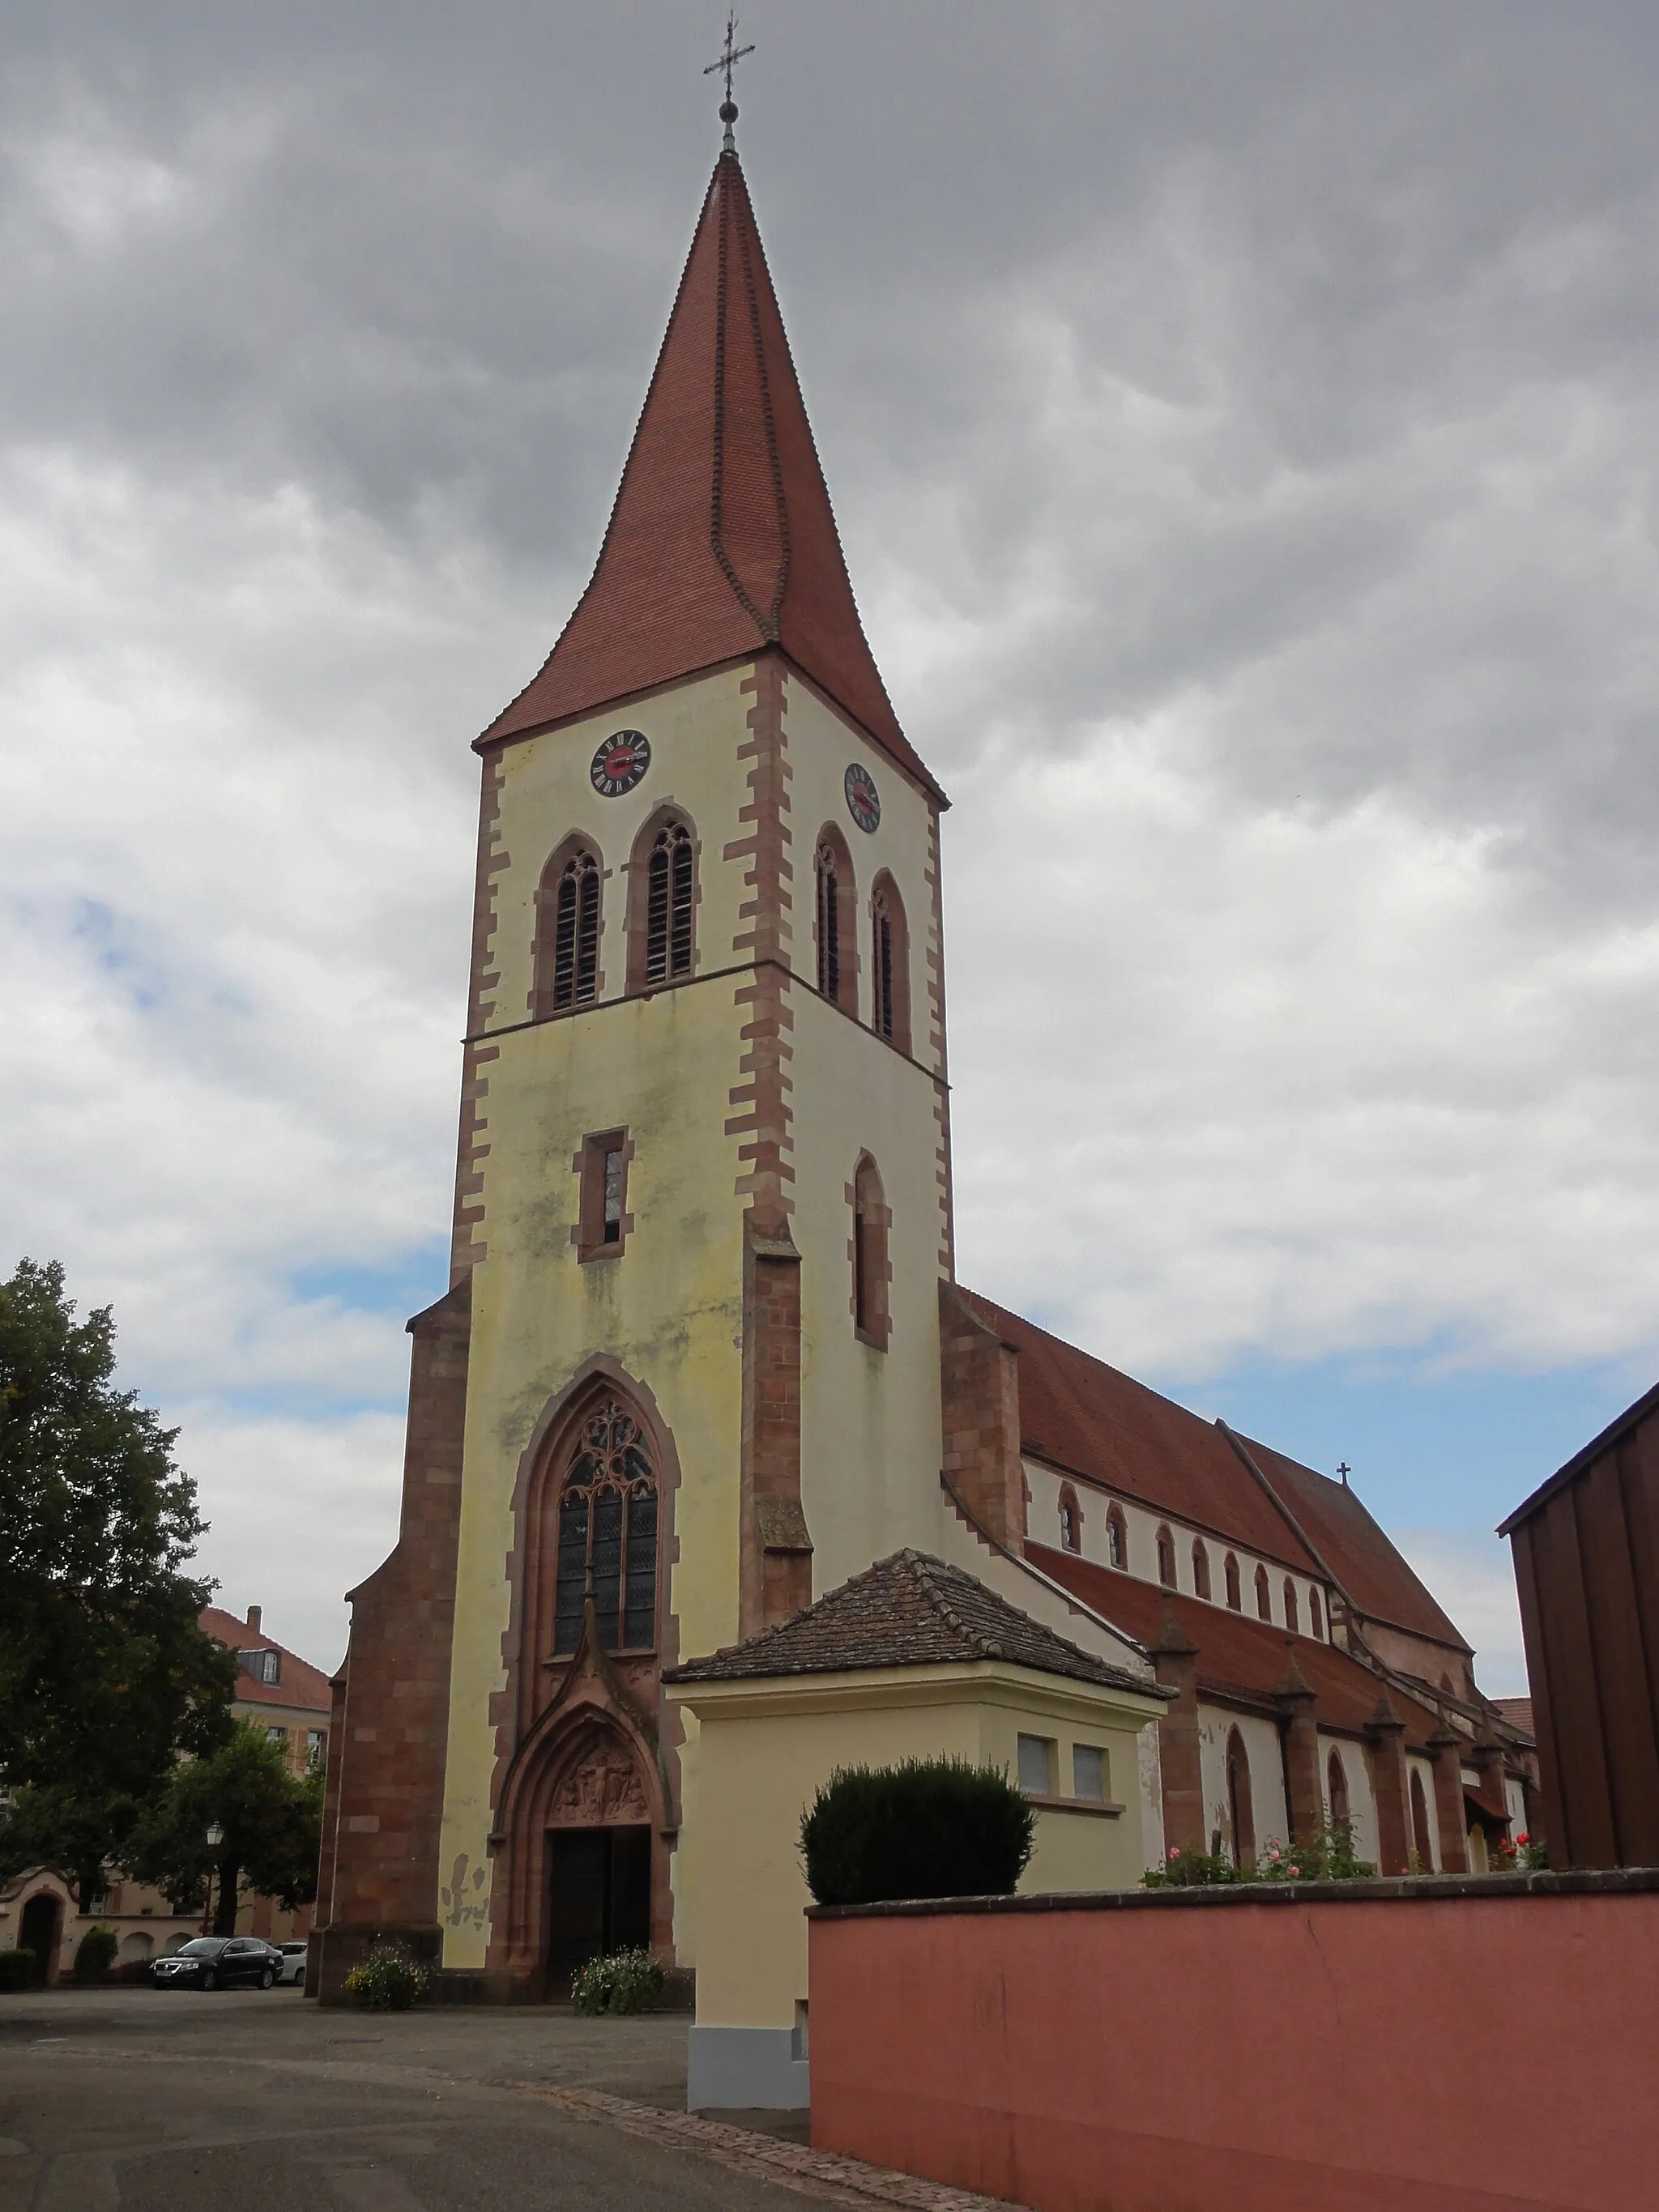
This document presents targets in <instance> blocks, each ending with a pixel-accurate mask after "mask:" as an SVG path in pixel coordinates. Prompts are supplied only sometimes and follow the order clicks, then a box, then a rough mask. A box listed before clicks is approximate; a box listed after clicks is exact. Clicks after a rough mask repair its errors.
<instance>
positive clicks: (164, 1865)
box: [124, 1721, 323, 1936]
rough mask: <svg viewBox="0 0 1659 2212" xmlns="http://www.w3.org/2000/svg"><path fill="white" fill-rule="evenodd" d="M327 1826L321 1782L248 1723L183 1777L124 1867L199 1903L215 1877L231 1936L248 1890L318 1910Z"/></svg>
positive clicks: (172, 1784) (217, 1929)
mask: <svg viewBox="0 0 1659 2212" xmlns="http://www.w3.org/2000/svg"><path fill="white" fill-rule="evenodd" d="M322 1823H323V1778H322V1776H321V1775H320V1774H318V1773H315V1772H313V1773H310V1774H307V1775H306V1776H304V1777H303V1778H301V1777H298V1776H295V1775H292V1774H290V1773H289V1771H288V1768H287V1766H286V1765H284V1764H283V1754H282V1752H281V1750H280V1748H279V1747H277V1746H276V1744H274V1743H272V1742H271V1741H270V1739H269V1738H268V1737H267V1736H266V1735H265V1734H264V1731H263V1729H259V1728H258V1727H256V1726H255V1725H254V1724H253V1723H252V1722H248V1721H243V1722H241V1723H239V1724H238V1726H237V1727H236V1729H234V1733H233V1734H232V1735H231V1738H230V1741H228V1743H226V1744H225V1745H223V1746H222V1747H221V1748H220V1749H219V1750H217V1751H213V1752H210V1753H207V1754H206V1755H205V1756H204V1758H201V1759H191V1760H190V1761H189V1762H188V1763H186V1764H185V1765H182V1766H180V1767H179V1768H178V1769H177V1770H176V1771H175V1772H174V1773H173V1776H172V1778H171V1779H170V1780H169V1782H168V1783H167V1788H166V1789H165V1790H163V1791H162V1793H161V1796H160V1798H159V1799H158V1800H157V1801H156V1802H155V1805H154V1806H153V1807H152V1808H150V1810H149V1812H147V1813H146V1814H145V1815H144V1817H143V1819H142V1820H140V1821H139V1823H138V1825H137V1828H136V1830H135V1831H134V1833H133V1837H132V1840H131V1843H130V1844H129V1845H128V1846H127V1849H126V1850H125V1854H124V1863H125V1866H126V1868H127V1871H128V1872H129V1873H130V1874H131V1875H135V1876H136V1877H137V1879H138V1880H139V1881H149V1882H154V1883H155V1886H156V1887H158V1888H159V1889H162V1890H165V1891H166V1892H167V1895H168V1896H169V1897H171V1898H173V1899H180V1900H189V1901H190V1902H191V1903H194V1902H196V1901H197V1900H199V1899H200V1898H201V1895H202V1892H203V1890H204V1887H205V1886H206V1885H207V1884H208V1883H209V1882H210V1881H213V1882H214V1883H215V1885H216V1897H215V1905H214V1916H213V1929H214V1933H215V1934H216V1936H231V1935H234V1933H235V1929H236V1908H237V1905H238V1904H239V1903H240V1899H241V1893H242V1887H243V1885H244V1884H246V1886H247V1887H248V1888H250V1889H251V1890H252V1891H253V1892H254V1893H256V1894H258V1895H259V1896H262V1897H275V1898H276V1899H279V1900H280V1902H281V1903H282V1904H283V1905H286V1906H287V1907H288V1908H289V1910H290V1911H292V1909H293V1908H294V1907H295V1905H309V1904H310V1902H311V1900H312V1899H313V1898H314V1897H315V1896H316V1894H317V1860H318V1855H319V1851H320V1850H321V1848H322ZM210 1837H211V1838H212V1840H210Z"/></svg>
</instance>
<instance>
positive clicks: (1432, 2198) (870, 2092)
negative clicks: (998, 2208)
mask: <svg viewBox="0 0 1659 2212" xmlns="http://www.w3.org/2000/svg"><path fill="white" fill-rule="evenodd" d="M1212 1894H1213V1893H1212ZM811 2068H812V2141H813V2142H814V2144H815V2145H817V2146H818V2147H820V2148H824V2149H829V2150H838V2151H845V2152H848V2153H850V2154H853V2155H854V2156H855V2157H858V2158H862V2159H868V2160H871V2161H872V2162H873V2163H874V2164H876V2165H878V2166H896V2167H897V2168H898V2169H900V2171H902V2172H908V2173H915V2174H921V2175H925V2176H927V2177H928V2178H930V2179H934V2180H938V2181H942V2182H946V2183H949V2184H951V2185H955V2186H957V2187H959V2188H965V2189H974V2190H981V2191H984V2192H985V2193H986V2194H987V2195H988V2196H993V2197H1011V2198H1012V2199H1013V2200H1014V2201H1015V2202H1017V2203H1024V2204H1028V2205H1032V2206H1036V2207H1037V2208H1039V2212H1335V2208H1338V2207H1340V2212H1523V2208H1524V2212H1542V2208H1545V2207H1551V2206H1561V2207H1564V2208H1565V2207H1569V2206H1570V2207H1571V2208H1573V2212H1636V2208H1637V2207H1638V2206H1643V2205H1648V2204H1655V2203H1659V1891H1654V1890H1648V1891H1638V1892H1627V1893H1618V1894H1595V1895H1538V1894H1534V1895H1531V1896H1520V1895H1517V1896H1504V1897H1498V1896H1493V1895H1491V1894H1490V1893H1488V1894H1485V1895H1463V1896H1455V1897H1445V1898H1437V1899H1428V1898H1412V1899H1404V1898H1401V1899H1388V1898H1382V1897H1379V1898H1376V1899H1372V1900H1367V1901H1365V1902H1364V1903H1361V1902H1359V1901H1357V1900H1356V1901H1353V1902H1346V1903H1334V1902H1313V1903H1294V1904H1292V1903H1284V1904H1277V1903H1276V1904H1261V1905H1254V1904H1252V1905H1246V1904H1233V1903H1229V1904H1225V1905H1223V1904H1220V1903H1208V1902H1206V1903H1196V1902H1194V1903H1192V1904H1187V1903H1184V1902H1182V1901H1180V1900H1178V1899H1175V1898H1170V1899H1167V1900H1166V1899H1165V1898H1164V1897H1158V1898H1157V1899H1146V1901H1145V1903H1144V1904H1143V1905H1140V1907H1139V1909H1136V1908H1135V1907H1133V1906H1132V1907H1130V1908H1128V1909H1103V1908H1101V1907H1098V1906H1097V1907H1094V1908H1092V1909H1087V1910H1081V1911H1063V1910H1056V1911H1014V1912H1007V1911H992V1912H981V1913H953V1914H935V1915H927V1916H921V1915H917V1916H914V1917H913V1916H909V1915H902V1916H894V1917H878V1916H872V1917H860V1918H848V1919H844V1920H838V1919H817V1918H815V1919H814V1920H813V1922H812V1923H811Z"/></svg>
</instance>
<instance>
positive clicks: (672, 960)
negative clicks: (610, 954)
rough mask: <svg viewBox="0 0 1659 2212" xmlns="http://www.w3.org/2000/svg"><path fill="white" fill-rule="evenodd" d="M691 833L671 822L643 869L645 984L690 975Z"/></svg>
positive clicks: (655, 843)
mask: <svg viewBox="0 0 1659 2212" xmlns="http://www.w3.org/2000/svg"><path fill="white" fill-rule="evenodd" d="M691 861H692V852H691V833H690V830H689V829H687V828H686V826H685V824H684V823H683V822H670V823H665V825H664V827H663V828H662V829H659V831H658V832H657V835H656V837H655V839H654V841H653V844H652V847H651V857H650V860H649V861H648V862H647V868H646V896H645V981H646V982H647V984H649V983H671V982H672V981H674V979H675V978H676V976H679V975H690V973H691V921H692V908H693V903H694V897H693V890H692V881H691Z"/></svg>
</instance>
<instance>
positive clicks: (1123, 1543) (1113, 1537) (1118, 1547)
mask: <svg viewBox="0 0 1659 2212" xmlns="http://www.w3.org/2000/svg"><path fill="white" fill-rule="evenodd" d="M1106 1559H1107V1562H1108V1564H1109V1565H1111V1566H1114V1567H1127V1565H1128V1564H1129V1527H1128V1523H1127V1522H1126V1521H1125V1520H1124V1518H1123V1508H1122V1507H1121V1505H1114V1506H1113V1507H1112V1508H1111V1510H1110V1511H1109V1513H1108V1514H1107V1516H1106Z"/></svg>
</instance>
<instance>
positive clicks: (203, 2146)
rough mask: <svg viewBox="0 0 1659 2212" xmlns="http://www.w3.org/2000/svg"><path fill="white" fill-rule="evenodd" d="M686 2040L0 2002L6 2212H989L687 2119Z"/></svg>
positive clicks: (205, 2008) (510, 2013)
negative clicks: (806, 2205) (805, 2209)
mask: <svg viewBox="0 0 1659 2212" xmlns="http://www.w3.org/2000/svg"><path fill="white" fill-rule="evenodd" d="M685 2030H686V2023H685V2021H684V2019H682V2018H675V2017H673V2016H657V2017H646V2018H641V2019H633V2020H620V2021H587V2020H579V2019H577V2018H575V2017H574V2015H570V2014H568V2013H557V2012H552V2011H544V2010H539V2009H536V2010H532V2009H529V2008H526V2009H522V2010H520V2009H513V2010H504V2011H483V2010H472V2009H466V2010H456V2011H453V2012H449V2011H446V2012H435V2013H407V2014H396V2015H365V2014H362V2013H349V2012H326V2013H325V2012H319V2009H318V2008H317V2007H316V2006H315V2005H310V2004H307V2003H306V2002H305V2001H304V2000H303V1999H302V1998H301V1996H299V1994H298V1992H297V1991H290V1990H271V1991H270V1992H264V1991H258V1990H246V1991H241V1990H222V1991H218V1992H216V1993H214V1994H212V1995H205V1994H200V1993H196V1992H188V1993H186V1992H176V1993H175V1992H160V1991H155V1990H148V1989H138V1990H131V1989H121V1990H100V1991H79V1990H64V1991H62V1992H59V1991H51V1992H47V1993H46V1994H44V1995H40V1996H26V1997H9V1996H0V2212H330V2208H338V2207H344V2208H345V2212H566V2209H567V2208H568V2212H577V2208H580V2212H612V2208H615V2212H703V2208H708V2212H781V2208H785V2207H787V2206H789V2205H793V2204H799V2203H800V2201H801V2199H802V2197H816V2198H817V2199H819V2200H820V2201H823V2202H829V2203H854V2204H861V2205H864V2206H866V2207H869V2206H872V2205H874V2204H898V2205H905V2206H908V2207H910V2208H912V2212H980V2208H986V2212H989V2208H988V2201H987V2200H986V2199H984V2198H978V2197H966V2196H964V2195H963V2194H962V2193H961V2192H960V2191H951V2190H945V2189H938V2188H934V2187H933V2186H932V2185H928V2184H926V2183H921V2182H917V2181H914V2180H911V2179H908V2178H907V2177H905V2176H902V2175H896V2174H884V2173H882V2172H879V2171H878V2169H876V2168H874V2167H871V2166H860V2164H859V2163H858V2162H857V2161H856V2160H850V2159H839V2158H835V2157H831V2156H829V2154H825V2153H823V2152H817V2151H813V2150H811V2148H809V2147H808V2146H807V2145H806V2144H805V2142H800V2141H798V2140H794V2139H793V2138H794V2137H795V2136H798V2135H799V2132H800V2130H799V2125H798V2124H794V2123H793V2116H791V2117H790V2118H785V2117H784V2116H776V2117H775V2118H774V2119H772V2120H771V2121H770V2122H769V2121H768V2120H767V2119H766V2118H763V2116H759V2115H757V2116H756V2124H754V2125H748V2124H745V2125H733V2124H731V2123H730V2122H720V2121H716V2120H710V2119H705V2118H694V2117H692V2116H690V2115H689V2114H687V2113H686V2112H684V2109H683V2106H684V2084H685Z"/></svg>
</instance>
